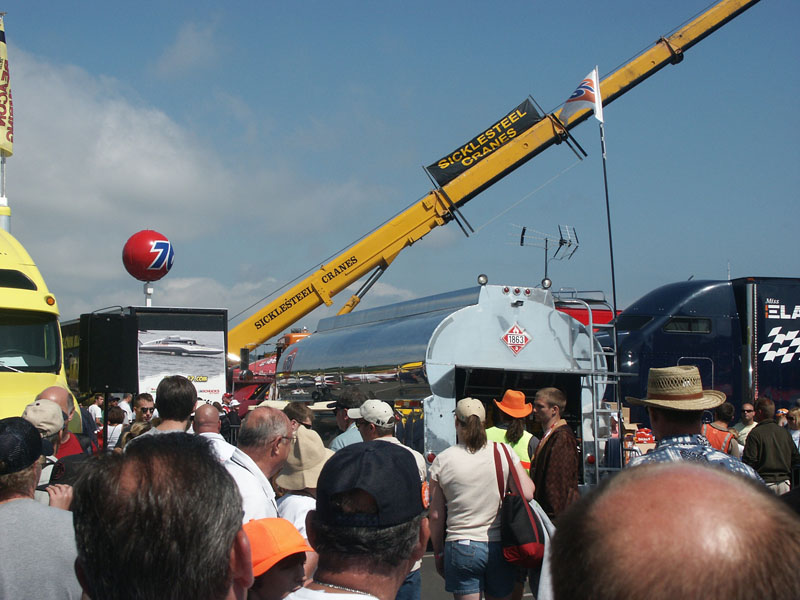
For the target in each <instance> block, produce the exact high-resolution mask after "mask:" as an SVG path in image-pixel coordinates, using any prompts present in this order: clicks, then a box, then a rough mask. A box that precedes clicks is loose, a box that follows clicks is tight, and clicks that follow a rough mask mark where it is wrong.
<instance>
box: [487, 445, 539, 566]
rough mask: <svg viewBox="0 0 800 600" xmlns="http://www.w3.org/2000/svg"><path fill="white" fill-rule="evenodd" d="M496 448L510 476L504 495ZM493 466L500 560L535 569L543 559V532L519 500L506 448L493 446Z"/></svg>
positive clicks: (518, 492)
mask: <svg viewBox="0 0 800 600" xmlns="http://www.w3.org/2000/svg"><path fill="white" fill-rule="evenodd" d="M498 446H500V447H501V448H502V449H503V452H505V455H506V460H507V461H508V468H509V471H510V475H511V481H509V484H510V485H509V486H508V487H509V489H508V491H507V492H506V489H505V487H506V486H505V485H504V481H503V468H502V465H501V459H500V452H499V451H498V449H497V448H498ZM494 466H495V470H496V471H497V487H498V489H499V490H500V498H502V505H501V507H500V522H501V525H500V527H501V535H502V543H503V556H504V557H505V559H506V560H507V561H508V562H510V563H511V564H514V565H517V566H520V567H526V568H529V569H532V568H537V567H539V566H541V564H542V558H543V557H544V539H545V538H544V528H543V527H542V524H541V522H540V521H539V518H538V517H537V516H536V513H534V512H533V509H532V508H531V505H530V504H529V503H528V502H526V500H525V498H524V497H523V496H522V492H521V491H520V490H521V489H522V488H521V486H520V483H519V476H518V475H517V471H516V469H515V468H514V463H512V462H511V456H509V453H508V448H507V447H506V446H505V444H497V443H495V444H494Z"/></svg>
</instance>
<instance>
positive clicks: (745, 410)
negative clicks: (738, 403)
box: [742, 408, 756, 412]
mask: <svg viewBox="0 0 800 600" xmlns="http://www.w3.org/2000/svg"><path fill="white" fill-rule="evenodd" d="M742 412H756V410H755V409H754V408H743V409H742Z"/></svg>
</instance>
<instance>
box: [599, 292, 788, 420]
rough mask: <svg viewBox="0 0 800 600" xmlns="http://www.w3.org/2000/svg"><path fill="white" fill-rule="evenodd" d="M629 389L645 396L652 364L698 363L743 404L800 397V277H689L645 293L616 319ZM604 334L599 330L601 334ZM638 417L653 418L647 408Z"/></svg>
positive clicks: (712, 384)
mask: <svg viewBox="0 0 800 600" xmlns="http://www.w3.org/2000/svg"><path fill="white" fill-rule="evenodd" d="M617 332H618V336H619V357H620V365H619V371H620V372H624V373H627V374H629V376H628V377H623V378H622V383H621V386H622V395H623V396H633V397H635V398H643V397H644V396H643V394H646V392H647V373H648V370H649V369H650V368H652V367H669V366H674V365H684V364H690V365H696V366H697V367H698V368H699V369H700V373H701V376H702V378H703V387H704V388H713V389H716V390H719V391H721V392H724V393H725V394H726V396H727V399H728V402H731V403H732V404H733V405H734V406H735V407H736V409H737V415H736V418H737V419H738V418H739V413H738V411H739V410H740V409H741V405H742V403H743V402H753V401H754V400H755V399H756V398H758V397H760V396H767V397H769V398H770V399H772V401H773V402H775V405H776V407H777V408H789V407H791V406H794V404H795V403H796V402H798V401H800V279H798V278H789V277H741V278H738V279H732V280H727V281H707V280H705V281H701V280H689V281H681V282H678V283H671V284H668V285H665V286H662V287H660V288H657V289H655V290H653V291H652V292H650V293H648V294H646V295H645V296H643V297H642V298H640V299H639V300H637V301H636V302H634V303H633V304H631V305H630V306H629V307H628V308H626V309H625V310H624V311H623V312H622V313H621V314H620V315H619V317H618V319H617ZM602 336H603V334H602V333H601V334H600V335H599V337H600V338H601V341H602ZM631 413H632V414H631V418H632V420H633V421H638V422H646V421H645V419H646V414H645V413H644V411H643V410H642V409H641V408H636V407H634V408H632V410H631Z"/></svg>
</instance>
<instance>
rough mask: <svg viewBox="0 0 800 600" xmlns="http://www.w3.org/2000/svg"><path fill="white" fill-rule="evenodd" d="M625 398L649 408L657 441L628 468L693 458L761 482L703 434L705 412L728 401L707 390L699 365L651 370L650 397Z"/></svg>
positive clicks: (714, 391) (629, 401)
mask: <svg viewBox="0 0 800 600" xmlns="http://www.w3.org/2000/svg"><path fill="white" fill-rule="evenodd" d="M625 400H626V401H627V402H628V403H630V404H638V405H641V406H646V407H647V412H648V414H649V416H650V426H651V429H652V430H653V434H654V435H655V438H656V441H657V444H656V447H655V449H653V451H652V452H650V453H649V454H645V455H644V456H637V457H635V458H633V459H631V461H630V463H628V466H629V467H635V466H637V465H642V464H646V463H660V462H675V461H681V460H690V461H694V462H698V463H706V464H711V465H714V466H719V467H722V468H725V469H728V470H730V471H733V472H735V473H739V474H740V475H744V476H746V477H750V478H752V479H757V480H758V481H761V478H760V477H759V476H758V474H757V473H756V472H755V471H754V470H753V469H752V468H750V467H748V466H747V465H745V464H744V463H742V461H740V460H739V459H737V458H734V457H733V456H731V455H729V454H725V453H724V452H720V451H719V450H716V449H715V448H714V447H713V446H711V444H710V443H709V441H708V440H707V439H706V438H704V437H703V436H702V435H701V434H700V431H701V429H702V427H703V411H704V410H709V409H712V408H716V407H717V406H719V405H720V404H722V403H723V402H725V394H723V393H722V392H718V391H717V390H704V389H703V384H702V382H701V380H700V371H699V370H698V369H697V367H694V366H689V365H682V366H677V367H663V368H654V369H650V373H649V374H648V377H647V398H641V399H640V398H630V397H627V398H625Z"/></svg>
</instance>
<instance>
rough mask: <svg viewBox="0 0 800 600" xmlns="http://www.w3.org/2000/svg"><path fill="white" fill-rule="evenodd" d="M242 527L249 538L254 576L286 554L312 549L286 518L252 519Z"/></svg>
mask: <svg viewBox="0 0 800 600" xmlns="http://www.w3.org/2000/svg"><path fill="white" fill-rule="evenodd" d="M243 527H244V532H245V533H246V534H247V537H248V539H249V540H250V553H251V556H252V560H253V575H254V576H255V577H258V576H259V575H262V574H263V573H266V572H267V571H269V570H270V569H271V568H272V567H273V566H274V565H275V563H277V562H278V561H280V560H283V559H284V558H286V557H287V556H291V555H292V554H298V553H300V552H313V551H314V549H313V548H312V547H311V546H309V545H308V542H306V540H305V539H304V538H303V536H302V535H300V532H299V531H297V529H296V528H295V526H294V525H292V524H291V523H290V522H289V521H287V520H286V519H254V520H252V521H249V522H247V523H245V524H244V526H243Z"/></svg>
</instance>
